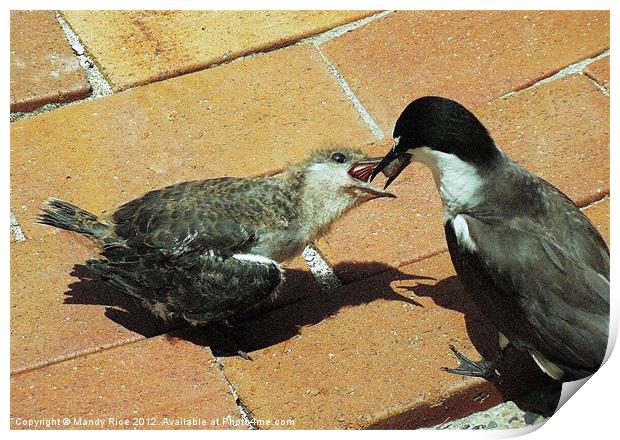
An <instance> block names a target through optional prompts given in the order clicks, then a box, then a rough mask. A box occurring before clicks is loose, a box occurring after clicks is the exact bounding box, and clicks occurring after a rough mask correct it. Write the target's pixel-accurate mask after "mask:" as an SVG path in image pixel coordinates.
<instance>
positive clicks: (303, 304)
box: [183, 262, 429, 356]
mask: <svg viewBox="0 0 620 440" xmlns="http://www.w3.org/2000/svg"><path fill="white" fill-rule="evenodd" d="M342 264H348V265H353V264H355V265H368V266H373V267H369V268H365V269H364V268H362V270H366V269H368V270H370V271H372V272H373V273H378V272H386V273H385V274H382V275H381V276H380V279H379V277H373V278H372V280H369V282H368V283H365V284H364V288H363V289H362V288H360V287H359V286H357V287H356V286H355V285H354V284H348V285H345V286H343V287H342V288H340V289H338V290H336V291H334V292H331V293H320V292H319V291H318V290H317V291H315V292H314V294H312V295H306V296H303V297H302V298H301V299H298V300H296V301H293V302H289V303H288V304H286V305H285V306H283V307H282V306H281V307H278V308H276V309H274V310H271V311H269V312H267V313H260V314H256V315H250V316H247V315H246V316H243V317H242V318H241V319H238V320H235V321H233V328H232V329H231V332H229V334H232V336H233V338H231V339H234V340H232V341H231V340H228V341H227V340H224V339H222V338H221V337H220V334H221V332H220V331H218V330H215V331H213V332H210V331H209V328H208V327H206V328H196V329H192V331H191V332H189V333H187V334H185V335H184V336H183V338H184V339H188V340H190V341H191V342H194V343H196V344H199V345H208V346H209V347H210V348H211V350H212V351H213V353H214V354H215V355H216V356H231V355H234V354H235V352H236V349H241V350H243V351H246V352H248V353H249V352H251V351H255V350H260V349H263V348H267V347H270V346H272V345H275V344H278V343H280V342H283V341H286V340H289V339H291V338H294V337H295V336H297V335H298V334H299V333H300V330H301V329H302V328H303V327H308V326H312V325H315V324H317V323H319V322H321V321H323V320H325V319H329V318H330V317H332V316H334V315H335V314H337V313H338V311H339V310H340V309H342V308H345V307H355V306H360V305H363V304H368V303H371V302H373V301H376V300H384V301H401V302H404V303H408V304H411V305H413V306H417V307H422V306H421V305H420V304H419V303H417V302H416V301H415V300H413V299H411V298H409V297H406V296H402V295H400V294H399V293H397V292H395V291H394V289H392V288H391V287H390V286H389V284H390V282H392V281H395V280H404V279H429V277H423V276H414V275H409V274H406V273H403V272H400V271H398V270H397V269H394V268H392V267H391V266H387V265H385V264H383V263H378V262H368V263H342ZM335 269H337V267H336V268H335ZM295 272H301V274H298V273H295ZM304 273H307V272H304V271H299V270H297V271H296V270H291V271H288V272H287V280H291V281H292V280H293V279H294V278H295V277H298V276H303V274H304ZM288 295H293V297H294V296H295V295H296V293H295V292H292V291H288V290H287V289H284V290H283V292H282V296H284V297H285V298H284V301H285V303H286V296H288Z"/></svg>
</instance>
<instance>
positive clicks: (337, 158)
mask: <svg viewBox="0 0 620 440" xmlns="http://www.w3.org/2000/svg"><path fill="white" fill-rule="evenodd" d="M332 160H333V161H334V162H338V163H344V162H345V161H346V160H347V157H346V156H345V155H344V154H342V153H334V154H332Z"/></svg>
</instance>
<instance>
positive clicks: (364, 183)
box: [347, 157, 396, 198]
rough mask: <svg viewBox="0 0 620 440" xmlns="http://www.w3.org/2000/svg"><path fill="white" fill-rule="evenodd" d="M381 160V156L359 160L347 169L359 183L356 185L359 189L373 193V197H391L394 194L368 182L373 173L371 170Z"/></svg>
mask: <svg viewBox="0 0 620 440" xmlns="http://www.w3.org/2000/svg"><path fill="white" fill-rule="evenodd" d="M380 162H381V158H380V157H378V158H374V159H366V160H361V161H359V162H355V163H354V164H353V165H351V167H350V168H349V170H348V171H347V172H348V173H349V175H350V176H351V177H353V178H354V179H356V180H358V181H359V182H360V183H359V185H357V186H358V188H359V189H362V190H364V191H365V192H367V193H369V194H371V195H373V196H374V197H393V198H396V196H395V195H394V194H392V193H389V192H387V191H382V190H380V189H378V188H376V187H375V186H373V185H371V184H370V183H368V180H369V179H370V176H371V175H372V174H373V170H374V169H375V168H376V166H377V164H379V163H380Z"/></svg>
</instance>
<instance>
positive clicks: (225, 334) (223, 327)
mask: <svg viewBox="0 0 620 440" xmlns="http://www.w3.org/2000/svg"><path fill="white" fill-rule="evenodd" d="M212 328H213V329H215V331H216V332H217V333H219V334H220V336H222V338H223V339H224V340H225V341H226V342H228V343H229V344H230V345H232V347H233V350H234V351H235V353H236V354H237V355H239V356H241V357H242V358H243V359H245V360H248V361H253V360H254V359H252V357H251V356H250V355H249V354H247V353H246V352H245V351H243V350H241V349H240V348H239V347H241V344H239V339H238V338H237V337H236V335H234V334H233V332H232V331H231V329H232V328H233V327H232V326H230V325H229V324H228V323H218V324H216V325H212Z"/></svg>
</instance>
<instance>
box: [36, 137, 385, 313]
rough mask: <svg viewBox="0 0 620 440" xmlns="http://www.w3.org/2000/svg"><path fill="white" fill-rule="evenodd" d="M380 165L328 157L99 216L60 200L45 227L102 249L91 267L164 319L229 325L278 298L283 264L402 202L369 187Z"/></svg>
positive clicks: (184, 186)
mask: <svg viewBox="0 0 620 440" xmlns="http://www.w3.org/2000/svg"><path fill="white" fill-rule="evenodd" d="M336 154H338V156H336ZM336 159H337V160H336ZM377 162H378V161H377V160H375V161H374V162H373V161H372V160H369V158H367V157H366V156H365V155H363V154H362V153H360V152H359V151H357V150H353V149H347V148H340V149H331V150H321V151H318V152H316V153H314V154H313V155H312V157H311V158H310V159H309V160H307V161H305V162H304V163H301V164H297V165H292V166H290V167H289V168H287V169H286V170H285V171H284V172H283V173H280V174H278V175H275V176H271V177H262V178H231V177H224V178H218V179H209V180H199V181H190V182H183V183H179V184H175V185H171V186H168V187H165V188H162V189H159V190H155V191H151V192H149V193H147V194H145V195H144V196H142V197H140V198H138V199H135V200H132V201H130V202H128V203H126V204H124V205H122V206H121V207H119V208H118V209H115V210H111V211H106V212H104V213H102V214H101V215H99V216H95V215H93V214H91V213H88V212H87V211H85V210H83V209H81V208H79V207H77V206H74V205H71V204H69V203H67V202H63V201H60V200H57V199H50V200H48V202H47V205H46V206H45V207H44V209H43V211H42V213H41V215H40V217H39V222H40V223H43V224H47V225H52V226H55V227H58V228H62V229H66V230H70V231H74V232H78V233H80V234H83V235H86V236H88V237H90V238H92V239H93V240H95V241H96V242H97V243H98V244H99V245H100V246H101V255H102V257H103V258H102V259H98V260H89V261H88V262H87V266H88V267H89V268H90V269H91V270H93V271H94V272H96V273H97V274H99V275H100V276H101V277H102V279H104V280H105V281H106V282H107V283H109V284H111V285H112V286H114V287H116V288H117V289H119V290H120V291H122V292H123V293H126V294H128V295H131V296H134V297H136V298H139V299H140V300H142V301H143V302H144V304H145V305H146V306H147V307H149V308H150V309H151V310H152V311H153V312H154V313H156V314H157V315H159V316H162V317H164V318H169V317H181V318H183V319H186V320H187V321H189V322H192V323H207V322H211V321H222V320H225V319H226V318H229V317H231V316H233V315H235V314H236V313H238V312H242V311H244V310H246V309H249V308H250V307H252V306H253V305H255V304H257V303H258V302H260V301H261V300H263V299H265V298H267V297H270V296H271V295H274V294H275V292H276V291H277V288H278V286H279V285H280V283H281V282H282V281H283V280H284V270H283V269H282V267H281V266H280V263H282V262H284V261H287V260H289V259H291V258H293V257H295V256H297V255H299V254H300V253H301V251H302V250H303V249H304V248H305V246H306V245H308V244H309V243H311V242H312V241H314V240H316V239H317V238H318V237H320V236H321V235H322V234H324V233H325V232H326V231H327V230H328V228H329V227H330V226H331V224H332V223H333V222H334V221H335V220H337V219H338V218H339V217H340V216H341V215H342V214H344V213H345V212H347V211H348V210H349V209H351V208H353V207H355V206H356V205H357V204H359V203H363V202H365V201H368V200H371V199H373V198H377V197H390V196H392V195H391V194H390V193H387V192H385V191H382V190H380V189H377V188H375V187H373V186H372V185H370V184H368V183H367V182H366V181H367V180H368V177H369V175H370V171H371V168H372V167H374V165H376V163H377ZM392 197H393V196H392Z"/></svg>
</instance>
